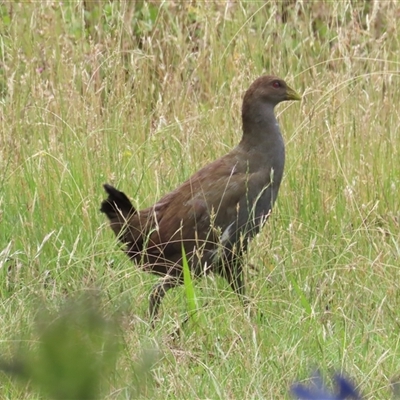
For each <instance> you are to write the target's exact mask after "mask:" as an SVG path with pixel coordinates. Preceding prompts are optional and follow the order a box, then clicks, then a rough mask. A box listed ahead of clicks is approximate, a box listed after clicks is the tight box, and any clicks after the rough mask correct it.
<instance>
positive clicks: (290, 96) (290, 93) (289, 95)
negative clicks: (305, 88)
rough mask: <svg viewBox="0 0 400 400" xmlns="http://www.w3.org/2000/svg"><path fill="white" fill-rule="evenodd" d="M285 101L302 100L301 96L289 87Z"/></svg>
mask: <svg viewBox="0 0 400 400" xmlns="http://www.w3.org/2000/svg"><path fill="white" fill-rule="evenodd" d="M285 100H301V96H300V95H299V94H297V93H296V92H295V91H294V90H293V89H292V88H290V87H289V86H288V88H287V90H286V99H285Z"/></svg>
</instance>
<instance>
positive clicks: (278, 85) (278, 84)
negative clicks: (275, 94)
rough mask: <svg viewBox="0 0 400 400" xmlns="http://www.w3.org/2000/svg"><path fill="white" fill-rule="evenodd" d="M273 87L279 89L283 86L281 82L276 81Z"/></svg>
mask: <svg viewBox="0 0 400 400" xmlns="http://www.w3.org/2000/svg"><path fill="white" fill-rule="evenodd" d="M272 87H274V88H275V89H278V88H280V87H281V84H280V83H279V82H278V81H274V82H272Z"/></svg>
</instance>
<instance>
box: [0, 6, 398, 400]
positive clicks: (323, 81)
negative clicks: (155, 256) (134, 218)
mask: <svg viewBox="0 0 400 400" xmlns="http://www.w3.org/2000/svg"><path fill="white" fill-rule="evenodd" d="M399 13H400V10H399V7H398V4H397V2H396V1H385V2H379V1H364V2H355V1H351V0H343V1H340V2H295V1H290V0H287V1H284V2H254V1H251V2H196V1H185V2H156V1H150V2H145V1H138V2H116V1H115V2H106V1H97V2H95V1H91V2H89V1H79V2H52V1H41V2H2V3H0V171H1V175H0V226H1V228H0V276H1V280H0V296H1V300H2V301H1V305H0V307H1V311H0V315H1V324H0V336H1V338H2V341H1V343H0V355H1V358H2V360H3V362H4V363H5V364H4V365H8V366H9V365H12V363H13V361H12V360H15V359H16V357H17V356H16V354H17V353H18V351H16V343H20V341H23V345H24V349H25V350H24V351H25V352H26V353H27V354H28V353H29V354H31V353H32V354H34V355H35V357H36V355H37V354H44V353H43V352H42V353H41V350H40V349H41V346H43V341H44V340H46V338H47V336H46V335H45V334H44V333H43V331H41V330H40V329H38V328H37V324H38V322H37V320H38V317H39V319H40V316H41V315H42V313H43V309H46V310H47V311H46V315H47V317H46V318H47V320H48V321H49V322H48V323H49V324H50V325H52V321H53V320H54V319H55V320H57V319H58V318H61V317H58V315H61V316H62V315H65V311H63V310H65V309H68V306H65V303H66V302H67V303H68V301H67V300H68V299H70V298H75V297H79V296H80V295H81V293H82V292H87V291H95V292H96V303H97V307H98V310H97V311H95V312H94V313H95V315H97V313H100V314H101V318H100V317H99V318H100V319H99V320H100V321H103V319H104V321H114V322H113V324H114V325H115V326H118V328H117V329H116V330H111V331H110V330H109V329H108V328H107V329H106V328H104V326H108V324H109V322H104V321H103V322H104V324H105V325H104V324H103V323H100V325H99V326H100V328H99V329H100V330H99V332H100V333H99V335H103V336H102V337H103V339H104V343H106V344H107V343H108V344H109V343H110V341H109V335H114V336H115V338H116V343H118V351H117V350H115V352H113V353H112V355H111V356H109V357H108V356H106V357H105V358H104V360H106V361H107V363H109V364H108V365H109V368H102V367H101V368H100V372H99V373H100V374H102V375H101V376H102V379H100V378H99V375H96V374H94V375H93V376H94V378H93V379H96V382H97V381H99V380H101V381H102V383H101V393H102V396H103V397H104V398H106V399H128V398H134V397H142V398H152V399H153V398H159V399H164V398H199V399H200V398H238V399H242V398H252V399H259V398H266V399H280V398H282V399H285V398H289V396H290V394H289V387H290V385H291V384H292V383H293V382H295V381H299V380H300V381H301V380H303V379H305V378H306V377H308V376H309V374H310V371H312V369H313V368H314V367H315V366H316V365H317V366H318V367H319V368H320V369H321V370H322V371H325V372H326V373H327V374H328V373H329V375H330V372H331V371H335V372H339V373H340V372H346V373H347V374H348V375H349V376H351V377H352V378H354V381H355V382H357V384H358V389H360V391H361V393H362V394H363V396H364V398H365V399H383V398H389V397H390V395H391V390H392V389H391V385H392V383H393V382H397V380H398V379H397V378H396V377H397V376H398V374H399V372H400V358H399V352H400V345H399V310H400V295H399V293H400V290H399V289H400V288H399V285H400V283H399V282H400V268H399V266H400V263H399V259H400V228H399V225H400V214H399V213H400V203H399V190H400V189H399V188H400V163H399V159H400V154H399V152H400V133H399V129H400V124H399V117H400V116H399V107H398V104H399V103H400V91H399V90H398V85H399V82H400V76H399V75H400V73H399V72H398V70H399V63H400V51H399V48H400V28H399V25H398V23H397V22H398V18H399V15H400V14H399ZM264 73H274V74H275V75H278V76H281V77H283V78H285V79H286V80H287V82H288V83H289V84H290V85H291V86H292V87H293V88H294V89H296V90H297V91H298V92H299V93H302V94H303V101H302V102H301V104H297V103H290V104H289V103H285V104H283V105H280V106H279V109H278V111H279V114H280V116H279V119H280V126H281V129H282V132H283V133H284V136H285V139H286V144H287V163H286V169H285V177H284V181H283V184H282V186H281V190H280V198H279V200H278V202H277V207H276V208H275V210H274V213H273V215H272V217H271V218H270V220H269V222H268V224H267V226H266V227H265V229H263V232H262V233H261V234H260V235H259V236H258V237H257V238H256V240H255V241H254V242H253V245H252V246H251V249H250V251H249V253H248V263H249V264H251V265H253V266H254V268H247V269H246V270H247V285H248V292H249V295H250V296H251V299H252V305H253V307H254V308H256V309H258V310H261V311H262V314H263V318H259V317H256V316H255V315H254V314H253V313H250V315H248V314H247V313H246V312H245V311H244V310H243V307H242V306H241V304H240V302H239V301H238V299H237V298H236V297H235V295H234V294H233V293H232V292H231V290H230V289H229V288H228V287H227V286H226V284H225V283H224V282H223V281H222V280H219V279H217V278H216V277H213V276H210V277H207V278H205V279H201V280H197V281H194V289H193V290H194V293H193V291H192V290H191V291H190V292H191V293H192V295H193V296H195V299H196V301H198V302H199V304H200V305H206V306H205V307H203V308H200V310H198V311H197V314H198V316H201V317H200V318H196V319H194V320H193V321H190V322H188V323H187V324H186V325H185V326H184V327H183V328H182V331H181V336H180V338H179V339H176V338H175V339H173V338H171V333H172V332H174V331H175V329H176V326H177V324H178V325H179V324H180V322H181V321H183V320H184V319H185V315H186V312H187V310H188V306H187V302H186V299H187V296H186V295H185V288H179V289H176V290H173V291H171V292H169V293H168V295H167V296H166V299H165V300H164V302H163V305H162V313H161V314H162V315H161V316H160V320H159V321H158V323H157V324H156V328H155V330H152V329H151V328H150V326H149V318H148V315H147V313H146V311H147V307H148V298H147V297H148V293H149V291H150V288H151V287H152V285H154V283H155V282H156V279H157V278H156V277H152V276H150V275H147V274H144V273H142V272H140V271H138V270H137V269H136V268H134V266H133V265H132V264H131V263H130V262H129V260H127V259H126V257H125V255H124V254H123V252H122V251H121V250H120V249H119V246H118V244H117V242H116V240H115V238H114V236H113V233H112V232H111V230H110V229H109V228H108V226H107V223H106V220H105V218H104V216H103V215H101V214H100V212H99V205H100V202H101V200H102V199H103V197H104V193H103V190H102V184H103V183H105V182H110V183H112V184H115V185H116V186H117V187H118V188H120V189H121V190H123V191H124V192H125V193H127V194H128V195H129V196H130V197H131V198H132V201H133V202H134V204H136V205H137V206H138V207H145V206H148V205H150V204H152V203H153V202H155V201H156V200H157V199H159V198H160V196H161V195H162V194H164V193H166V192H168V191H170V190H172V189H173V188H175V187H176V186H177V185H178V184H179V183H180V182H182V181H183V180H184V179H186V178H187V177H188V176H189V175H190V174H191V173H193V172H194V171H196V170H197V169H198V168H200V167H201V166H203V165H204V164H206V163H208V162H210V161H211V160H213V159H215V158H216V157H219V156H220V155H222V154H224V153H226V152H227V151H228V150H229V149H231V148H232V147H233V146H234V145H235V144H236V143H237V142H238V140H239V139H240V135H241V129H240V127H241V119H240V107H241V99H242V95H243V93H244V91H245V90H246V89H247V88H248V86H249V84H250V83H251V82H252V81H253V80H254V79H255V78H256V77H258V76H259V75H262V74H264ZM192 298H193V297H192ZM38 304H40V306H38ZM65 307H66V308H65ZM192 307H193V303H192V304H191V306H190V307H189V308H192ZM78 308H79V307H78ZM74 315H76V314H72V316H74ZM84 315H87V314H84ZM90 315H91V314H90ZM65 318H66V319H65V320H61V321H64V322H60V325H57V324H56V325H55V326H56V328H57V327H58V328H57V329H61V331H62V330H63V329H62V328H60V326H61V327H64V326H66V325H69V324H71V325H74V324H76V326H78V327H79V326H80V327H82V326H83V328H82V329H83V331H81V330H80V328H79V329H78V328H76V329H75V330H74V329H72V328H71V329H72V330H71V332H72V334H73V335H77V336H78V337H79V336H80V335H81V333H76V332H86V331H85V329H86V328H85V326H86V325H87V324H86V323H85V322H80V321H82V320H81V319H80V317H71V318H70V317H68V318H67V317H65ZM82 318H83V321H85V318H86V317H82ZM89 319H90V317H89ZM63 324H64V325H63ZM96 326H97V325H96ZM56 328H55V330H54V331H51V332H57V329H56ZM91 329H92V328H91V327H90V329H89V333H88V335H89V337H91V336H90V335H92V333H90V332H92V331H91ZM93 329H97V328H96V327H95V328H93ZM46 332H47V331H46ZM82 335H85V334H83V333H82ZM50 336H51V335H50ZM51 338H53V336H51ZM51 340H53V339H51ZM69 340H71V339H67V338H65V337H63V336H62V335H61V334H60V345H61V343H65V342H67V344H68V343H69V342H68V341H69ZM85 340H89V341H90V338H89V339H85ZM85 340H83V339H82V340H80V341H78V342H77V345H78V346H83V347H85V343H87V342H86V341H85ZM40 343H42V344H40ZM99 343H103V342H101V341H100V342H96V343H95V344H94V345H93V349H94V350H93V351H94V352H95V354H96V355H97V356H98V357H100V356H99V354H98V353H99V352H102V351H106V349H107V348H109V347H107V346H108V345H107V346H103V347H102V346H99ZM67 348H69V347H67ZM79 348H81V347H79ZM146 349H152V350H154V351H155V352H156V353H157V357H154V359H152V361H151V365H152V367H151V374H150V375H151V379H149V380H148V384H146V386H145V387H142V388H139V386H138V380H140V379H139V378H138V377H140V374H138V370H139V369H140V368H139V369H138V365H141V363H142V362H146V361H143V360H142V354H143V351H146ZM113 351H114V350H113ZM78 353H79V352H78ZM18 354H19V353H18ZM32 357H34V356H32ZM67 358H68V362H72V363H73V362H76V363H77V365H79V363H80V361H79V360H74V359H73V357H67ZM34 359H35V362H37V363H40V362H41V361H40V359H37V358H34ZM44 362H45V361H44ZM85 362H86V361H85ZM10 363H11V364H10ZM149 363H150V361H149ZM100 364H102V362H100ZM100 364H99V365H100ZM146 368H147V367H146ZM3 369H4V370H5V371H8V370H7V368H5V367H4V368H3ZM41 371H45V373H44V374H42V375H41V376H42V377H43V376H44V375H46V371H47V370H46V369H45V368H43V369H42V370H41ZM110 371H111V372H110ZM0 374H1V380H0V392H1V397H2V398H4V399H16V398H18V399H28V398H29V399H31V398H38V399H39V398H47V396H48V395H49V393H50V396H53V397H54V398H61V397H62V395H60V396H61V397H57V396H58V395H57V394H54V391H52V389H51V387H52V386H51V383H48V382H45V383H46V384H44V385H43V387H41V386H40V379H41V378H40V377H39V378H38V379H39V385H35V383H37V382H38V381H35V379H34V377H32V376H31V377H30V378H29V379H28V381H26V380H19V379H17V380H15V379H13V378H9V377H8V375H7V374H6V373H5V372H4V373H0ZM39 375H40V374H39ZM146 376H147V375H146ZM32 379H33V385H31V383H30V382H31V381H32ZM44 380H45V381H46V379H44ZM146 380H147V377H146ZM67 386H68V385H67ZM72 386H73V385H72ZM49 388H50V389H49ZM46 390H47V392H46ZM85 390H86V389H85ZM88 390H92V389H90V388H89V389H88ZM99 390H100V388H97V387H96V388H95V389H93V393H97V394H96V396H97V395H99V394H98V393H100V392H99ZM33 393H34V396H36V397H32V396H33ZM52 393H53V394H52ZM76 393H78V392H76ZM79 393H87V392H79ZM65 396H67V395H65ZM82 396H88V395H87V394H85V395H82Z"/></svg>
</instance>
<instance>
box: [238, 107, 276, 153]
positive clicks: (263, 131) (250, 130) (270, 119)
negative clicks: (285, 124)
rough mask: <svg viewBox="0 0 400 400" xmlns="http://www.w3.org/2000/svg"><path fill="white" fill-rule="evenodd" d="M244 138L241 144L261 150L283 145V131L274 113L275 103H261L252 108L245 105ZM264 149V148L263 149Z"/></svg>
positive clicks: (243, 115) (243, 119)
mask: <svg viewBox="0 0 400 400" xmlns="http://www.w3.org/2000/svg"><path fill="white" fill-rule="evenodd" d="M242 121H243V138H242V141H241V143H240V144H241V146H242V147H245V148H247V149H248V150H250V149H257V148H259V149H260V150H261V149H262V148H265V147H267V148H269V149H271V150H272V148H273V147H274V145H281V143H282V140H281V132H280V129H279V125H278V121H277V119H276V117H275V113H274V105H273V104H259V105H256V106H254V105H253V106H252V107H251V108H250V107H249V108H245V107H243V112H242ZM261 151H262V150H261Z"/></svg>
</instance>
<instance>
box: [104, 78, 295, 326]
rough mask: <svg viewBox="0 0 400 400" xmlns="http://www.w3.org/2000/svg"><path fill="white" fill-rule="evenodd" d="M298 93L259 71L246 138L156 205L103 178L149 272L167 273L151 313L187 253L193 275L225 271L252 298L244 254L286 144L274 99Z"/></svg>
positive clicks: (266, 211)
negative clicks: (139, 201) (137, 200)
mask: <svg viewBox="0 0 400 400" xmlns="http://www.w3.org/2000/svg"><path fill="white" fill-rule="evenodd" d="M289 100H293V101H298V100H301V96H300V95H299V94H298V93H296V91H295V90H293V89H292V88H290V87H289V86H288V85H287V84H286V82H285V81H284V80H283V79H281V78H279V77H277V76H273V75H263V76H261V77H259V78H257V79H256V80H255V81H254V82H253V83H252V84H251V85H250V87H249V89H248V90H247V91H246V92H245V95H244V97H243V103H242V131H243V133H242V138H241V140H240V142H239V143H238V145H237V146H236V147H234V148H233V149H232V150H231V151H230V152H228V153H227V154H226V155H224V156H222V157H221V158H219V159H217V160H215V161H213V162H211V163H210V164H208V165H206V166H204V167H203V168H201V169H200V170H198V171H197V172H196V173H195V174H194V175H192V176H191V177H189V178H188V179H187V180H186V181H185V182H183V183H182V184H181V185H180V186H178V187H177V188H176V189H175V190H173V191H171V192H170V193H167V194H165V195H164V196H163V197H162V198H161V199H160V200H159V201H157V202H156V203H155V204H154V205H152V206H150V207H148V208H145V209H143V210H137V209H136V208H135V207H134V206H133V204H132V203H131V201H130V200H129V198H128V197H127V196H126V195H125V193H123V192H121V191H119V190H118V189H116V188H115V187H113V186H111V185H110V184H107V183H106V184H104V185H103V186H104V189H105V192H106V194H107V195H108V197H107V198H106V199H105V200H104V201H103V202H102V203H101V208H100V211H101V212H103V213H104V214H106V216H107V217H108V220H109V223H110V227H111V229H112V230H113V231H114V233H115V235H116V236H117V238H118V239H119V241H120V242H121V243H122V244H124V245H125V252H126V254H127V256H128V257H129V258H130V259H131V260H132V261H134V262H135V263H136V264H137V266H138V267H139V268H140V269H141V270H143V271H146V272H150V273H152V274H155V275H158V276H161V277H163V279H161V280H160V281H159V282H158V283H157V284H156V285H155V286H154V287H153V289H152V291H151V293H150V301H149V314H150V318H151V320H152V321H153V320H154V318H155V317H156V316H157V314H158V311H159V306H160V303H161V301H162V299H163V298H164V296H165V294H166V292H167V291H168V290H170V289H171V288H174V287H176V286H178V285H180V284H182V283H183V259H185V260H186V261H187V263H188V265H189V267H190V270H191V273H192V274H193V276H194V277H201V276H203V275H205V274H208V273H210V272H212V273H214V274H217V275H219V276H222V277H223V278H225V279H226V281H227V282H228V283H229V285H230V287H231V288H232V290H233V291H234V292H235V293H236V294H237V295H238V296H239V298H240V299H241V300H242V302H243V304H246V303H247V299H246V295H245V285H244V278H243V255H244V254H245V252H246V250H247V247H248V244H249V242H250V240H251V239H252V238H253V237H254V236H255V235H256V234H257V233H259V231H260V229H261V227H262V226H263V225H264V223H265V222H266V220H267V219H268V217H269V216H270V214H271V211H272V208H273V205H274V203H275V201H276V199H277V197H278V191H279V187H280V184H281V180H282V176H283V171H284V164H285V144H284V140H283V137H282V134H281V131H280V128H279V125H278V121H277V119H276V116H275V112H274V110H275V106H276V105H277V104H279V103H281V102H283V101H289Z"/></svg>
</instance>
